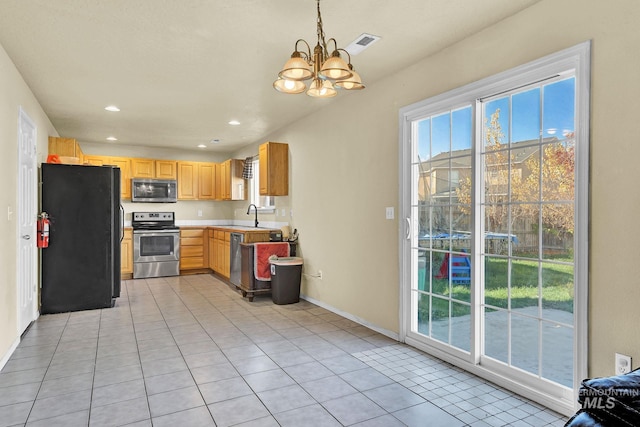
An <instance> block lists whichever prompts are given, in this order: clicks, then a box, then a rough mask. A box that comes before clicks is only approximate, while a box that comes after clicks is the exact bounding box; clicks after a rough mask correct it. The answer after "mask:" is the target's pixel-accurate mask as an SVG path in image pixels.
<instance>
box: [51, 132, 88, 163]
mask: <svg viewBox="0 0 640 427" xmlns="http://www.w3.org/2000/svg"><path fill="white" fill-rule="evenodd" d="M49 154H57V155H58V156H64V157H74V158H76V159H78V163H82V157H83V153H82V150H81V149H80V145H79V144H78V142H77V141H76V140H75V138H60V137H57V136H50V137H49Z"/></svg>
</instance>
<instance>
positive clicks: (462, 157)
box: [420, 136, 560, 173]
mask: <svg viewBox="0 0 640 427" xmlns="http://www.w3.org/2000/svg"><path fill="white" fill-rule="evenodd" d="M559 141H560V140H559V139H558V138H557V137H555V136H553V137H548V138H544V139H543V141H542V142H543V143H544V144H548V143H553V142H559ZM539 142H540V141H539V140H537V139H529V140H526V141H518V142H514V143H512V144H511V151H512V152H513V151H515V157H514V163H516V164H519V163H522V162H524V161H526V160H527V159H528V158H529V157H531V156H532V155H533V154H535V153H537V152H538V150H539V149H540V146H539ZM449 161H451V168H452V169H465V168H470V167H471V149H470V148H465V149H463V150H454V151H452V152H451V153H449V152H443V153H439V154H436V155H435V156H433V157H432V158H431V159H428V160H423V161H422V162H421V163H420V169H421V171H422V172H423V173H426V172H430V171H433V170H435V169H442V168H446V169H449Z"/></svg>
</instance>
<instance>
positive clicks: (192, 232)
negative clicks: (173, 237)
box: [180, 229, 204, 237]
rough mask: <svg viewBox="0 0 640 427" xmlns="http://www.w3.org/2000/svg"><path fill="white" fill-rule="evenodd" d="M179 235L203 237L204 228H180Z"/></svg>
mask: <svg viewBox="0 0 640 427" xmlns="http://www.w3.org/2000/svg"><path fill="white" fill-rule="evenodd" d="M180 237H204V230H202V229H199V230H180Z"/></svg>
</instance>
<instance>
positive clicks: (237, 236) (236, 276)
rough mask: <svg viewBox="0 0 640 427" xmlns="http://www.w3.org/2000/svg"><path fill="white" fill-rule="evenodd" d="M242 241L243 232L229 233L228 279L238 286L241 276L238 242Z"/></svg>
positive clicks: (240, 255)
mask: <svg viewBox="0 0 640 427" xmlns="http://www.w3.org/2000/svg"><path fill="white" fill-rule="evenodd" d="M243 241H244V234H242V233H231V245H230V246H231V255H230V257H229V261H230V264H231V265H230V267H231V268H230V272H229V280H230V281H231V283H233V284H234V285H236V286H238V287H239V286H240V278H241V276H242V252H241V251H240V243H242V242H243Z"/></svg>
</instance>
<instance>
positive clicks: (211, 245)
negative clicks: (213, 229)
mask: <svg viewBox="0 0 640 427" xmlns="http://www.w3.org/2000/svg"><path fill="white" fill-rule="evenodd" d="M215 257H216V255H215V239H214V238H213V237H209V268H210V269H212V270H214V271H215V269H216V268H215V266H216V258H215Z"/></svg>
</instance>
